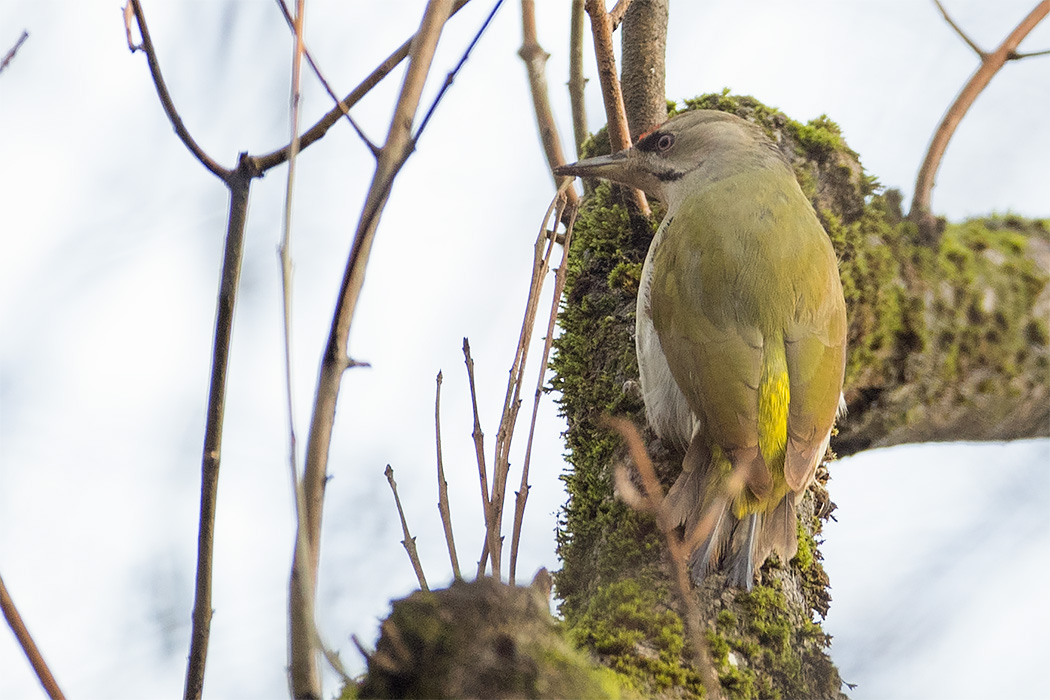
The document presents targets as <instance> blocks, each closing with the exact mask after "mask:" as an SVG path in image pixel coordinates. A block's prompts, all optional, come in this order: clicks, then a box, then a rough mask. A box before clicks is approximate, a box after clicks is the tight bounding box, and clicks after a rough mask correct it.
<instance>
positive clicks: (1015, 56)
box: [1006, 49, 1050, 61]
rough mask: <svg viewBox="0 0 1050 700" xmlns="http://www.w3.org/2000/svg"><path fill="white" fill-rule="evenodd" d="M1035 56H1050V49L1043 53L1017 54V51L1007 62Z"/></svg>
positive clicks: (1044, 50)
mask: <svg viewBox="0 0 1050 700" xmlns="http://www.w3.org/2000/svg"><path fill="white" fill-rule="evenodd" d="M1035 56H1050V49H1043V50H1042V51H1025V52H1024V53H1017V52H1016V51H1015V52H1014V53H1012V54H1010V55H1009V56H1008V57H1007V59H1006V60H1008V61H1019V60H1021V59H1022V58H1033V57H1035Z"/></svg>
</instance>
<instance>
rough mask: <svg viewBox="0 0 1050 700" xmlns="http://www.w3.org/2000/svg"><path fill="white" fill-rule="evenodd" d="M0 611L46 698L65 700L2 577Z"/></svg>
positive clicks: (0, 577) (0, 580)
mask: <svg viewBox="0 0 1050 700" xmlns="http://www.w3.org/2000/svg"><path fill="white" fill-rule="evenodd" d="M0 610H2V611H3V613H4V619H6V620H7V624H8V626H10V628H11V631H12V632H14V635H15V639H17V640H18V645H19V646H20V647H22V652H23V653H25V655H26V658H27V659H29V664H30V665H31V666H32V667H33V671H34V672H36V677H37V678H38V679H40V685H42V686H43V687H44V691H45V692H46V693H47V695H48V697H49V698H51V700H65V697H66V696H65V695H63V694H62V689H61V688H59V687H58V682H57V681H56V680H55V676H54V675H53V674H52V673H51V669H50V668H48V666H47V662H45V661H44V657H43V655H42V654H41V653H40V649H39V648H37V645H36V642H34V641H33V637H32V636H31V635H30V634H29V630H28V629H26V625H25V623H24V622H23V621H22V616H21V615H19V614H18V608H16V607H15V601H14V600H13V599H12V598H11V594H10V593H8V591H7V586H5V585H4V579H3V577H2V576H0Z"/></svg>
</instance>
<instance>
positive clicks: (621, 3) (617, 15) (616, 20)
mask: <svg viewBox="0 0 1050 700" xmlns="http://www.w3.org/2000/svg"><path fill="white" fill-rule="evenodd" d="M630 6H631V0H617V2H616V4H615V5H613V8H612V9H611V10H609V26H610V27H611V28H612V29H613V30H615V29H616V28H617V27H619V26H620V22H623V18H624V15H626V14H627V9H628V8H629V7H630Z"/></svg>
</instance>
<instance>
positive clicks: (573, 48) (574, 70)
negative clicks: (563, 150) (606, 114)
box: [569, 0, 588, 158]
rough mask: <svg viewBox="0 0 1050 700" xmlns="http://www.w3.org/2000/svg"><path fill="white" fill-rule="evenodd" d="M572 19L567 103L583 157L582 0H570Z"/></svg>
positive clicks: (578, 154)
mask: <svg viewBox="0 0 1050 700" xmlns="http://www.w3.org/2000/svg"><path fill="white" fill-rule="evenodd" d="M571 12H572V21H571V24H570V28H569V104H570V106H571V107H572V135H573V138H574V139H575V141H576V157H577V158H582V157H583V142H584V141H586V140H587V135H588V132H587V105H586V101H585V100H584V94H583V91H584V88H585V87H586V85H587V80H586V78H584V77H583V17H584V13H583V0H572V10H571Z"/></svg>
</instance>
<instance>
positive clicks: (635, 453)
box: [606, 417, 725, 700]
mask: <svg viewBox="0 0 1050 700" xmlns="http://www.w3.org/2000/svg"><path fill="white" fill-rule="evenodd" d="M606 421H607V423H608V425H609V426H610V427H612V428H613V429H615V430H616V431H617V432H618V433H620V435H621V436H622V437H623V439H624V441H625V442H626V443H627V447H628V449H629V450H630V453H631V459H632V460H633V461H634V465H635V468H636V469H637V470H638V473H639V475H640V476H641V480H642V487H643V488H644V489H645V494H644V496H642V495H641V494H638V493H637V491H636V490H634V491H632V489H633V485H631V484H630V479H629V477H626V476H625V475H624V473H623V472H622V469H621V470H617V472H618V473H617V485H618V486H620V485H626V488H625V489H624V490H625V491H626V492H627V493H630V494H631V497H633V500H634V501H635V503H639V502H640V503H642V504H644V508H643V509H644V510H646V511H647V512H650V513H652V514H653V515H654V516H655V517H656V524H657V526H658V527H659V528H660V531H661V532H662V533H663V535H664V540H665V542H666V543H667V551H668V554H669V555H670V559H671V565H672V568H673V569H674V579H675V584H676V585H677V588H678V597H679V598H680V599H681V601H682V605H683V606H684V607H685V614H684V615H683V617H684V618H685V619H684V622H685V627H686V630H687V631H688V633H689V640H690V641H691V642H692V647H693V665H694V666H695V667H696V670H697V672H698V673H699V674H700V679H701V682H702V684H703V686H704V691H705V696H706V697H708V698H711V700H721V698H723V697H725V695H724V694H723V693H722V684H721V682H719V680H718V673H717V672H716V671H715V666H714V663H713V662H712V661H711V653H710V651H709V650H708V645H707V640H706V638H705V636H704V633H703V630H702V629H701V627H700V606H699V605H698V604H697V601H696V595H695V594H694V593H693V589H692V584H691V583H690V581H689V571H688V566H687V565H686V559H687V558H688V556H689V553H690V550H689V549H687V548H686V546H685V543H684V542H683V541H682V538H681V537H679V536H678V533H677V531H676V527H675V524H674V523H673V522H672V519H671V515H670V513H669V512H668V510H667V508H666V505H665V501H664V493H663V487H662V486H660V480H659V479H658V478H657V477H656V471H655V470H654V469H653V463H652V461H651V460H650V459H649V454H648V453H647V452H646V450H645V445H643V444H642V438H641V435H639V434H638V429H637V428H636V427H635V426H634V424H633V423H631V422H630V421H628V420H626V419H624V418H611V417H610V418H607V419H606ZM629 505H632V504H631V503H629ZM714 505H715V506H717V505H718V504H714ZM634 507H636V506H634ZM712 512H714V508H708V514H710V513H712ZM713 524H714V523H713V519H712V525H713ZM708 532H710V529H708Z"/></svg>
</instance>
